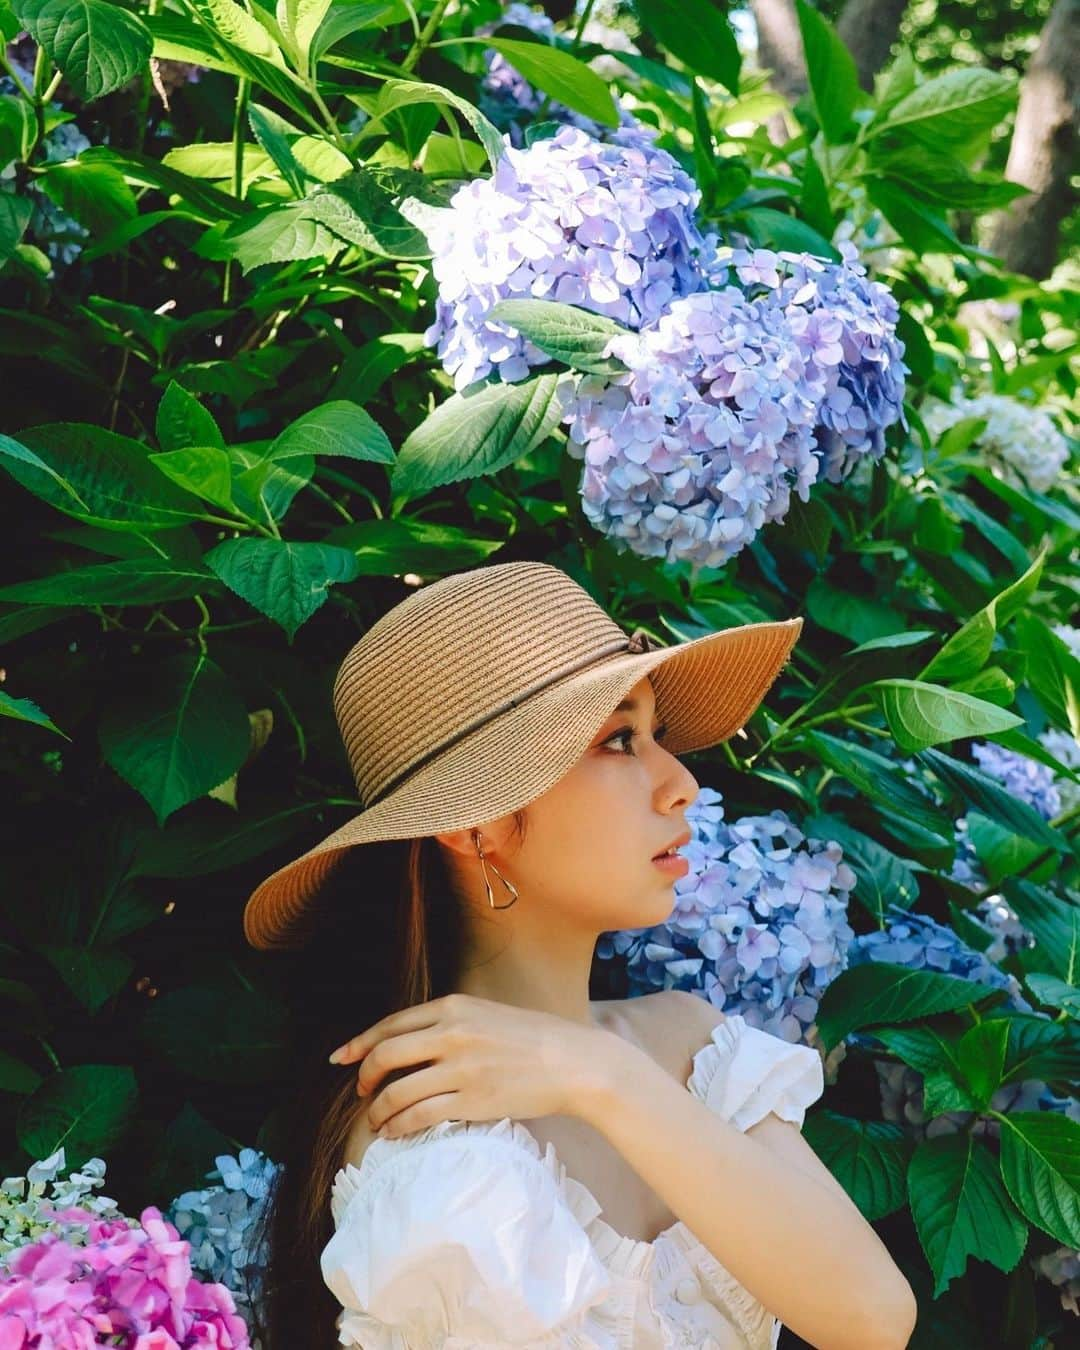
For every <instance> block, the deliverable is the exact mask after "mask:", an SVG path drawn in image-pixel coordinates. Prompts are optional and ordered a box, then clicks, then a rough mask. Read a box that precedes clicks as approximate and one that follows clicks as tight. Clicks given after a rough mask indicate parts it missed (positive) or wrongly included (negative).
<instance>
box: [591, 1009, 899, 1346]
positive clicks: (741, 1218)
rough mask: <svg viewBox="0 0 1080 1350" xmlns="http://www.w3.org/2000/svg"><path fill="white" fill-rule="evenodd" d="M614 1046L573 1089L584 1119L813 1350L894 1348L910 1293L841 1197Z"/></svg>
mask: <svg viewBox="0 0 1080 1350" xmlns="http://www.w3.org/2000/svg"><path fill="white" fill-rule="evenodd" d="M612 1039H613V1041H614V1042H615V1044H613V1045H611V1046H610V1053H609V1054H608V1055H605V1056H603V1057H601V1060H602V1062H600V1063H596V1064H595V1067H594V1068H593V1069H592V1071H591V1073H590V1075H589V1076H588V1077H587V1079H586V1081H585V1082H584V1083H583V1085H582V1088H581V1091H580V1095H579V1097H578V1099H577V1103H576V1104H577V1107H578V1114H579V1115H580V1116H581V1117H582V1119H584V1120H587V1121H588V1123H589V1124H590V1125H592V1126H593V1128H594V1129H596V1130H598V1131H599V1132H600V1133H601V1134H602V1135H603V1136H604V1137H605V1138H606V1139H607V1140H608V1141H609V1143H611V1145H612V1146H613V1147H614V1148H616V1149H617V1150H618V1151H619V1153H621V1154H622V1156H623V1157H624V1158H625V1159H626V1161H627V1162H628V1163H629V1164H630V1166H631V1167H633V1169H634V1171H635V1172H637V1173H638V1175H639V1176H640V1177H641V1178H642V1180H643V1181H644V1182H645V1183H646V1185H648V1186H650V1187H651V1188H652V1189H653V1190H654V1191H655V1192H656V1194H657V1195H659V1196H660V1198H661V1199H662V1200H663V1201H664V1202H665V1203H666V1204H667V1205H668V1206H669V1208H670V1209H671V1210H672V1212H673V1213H674V1214H675V1216H676V1218H678V1219H680V1220H681V1221H682V1222H683V1223H684V1224H685V1225H686V1226H687V1227H688V1228H689V1229H690V1231H691V1232H692V1233H693V1234H694V1235H695V1237H697V1238H698V1239H699V1240H700V1241H701V1242H702V1243H703V1244H704V1245H705V1247H706V1248H708V1250H709V1251H710V1252H712V1254H713V1255H714V1256H715V1257H716V1259H717V1260H718V1261H719V1262H720V1263H721V1265H723V1266H724V1267H726V1269H727V1270H729V1271H730V1272H731V1274H732V1275H733V1276H734V1277H735V1279H737V1280H738V1281H739V1283H740V1284H742V1285H743V1286H744V1287H745V1288H746V1289H748V1290H749V1291H750V1293H751V1294H752V1295H753V1296H754V1297H755V1298H756V1299H758V1301H759V1302H761V1303H762V1304H763V1305H764V1306H765V1307H766V1308H768V1310H769V1311H770V1312H771V1313H773V1314H774V1315H775V1316H776V1317H779V1319H780V1321H781V1322H783V1324H784V1325H785V1326H787V1327H790V1328H791V1330H792V1331H794V1332H795V1333H796V1334H797V1335H799V1336H801V1337H802V1338H803V1340H805V1341H808V1342H809V1343H810V1344H811V1345H813V1346H815V1347H816V1350H902V1347H904V1346H906V1345H907V1343H908V1341H909V1339H910V1337H911V1334H912V1331H913V1330H914V1327H915V1321H916V1317H917V1304H916V1301H915V1297H914V1295H913V1293H912V1291H911V1286H910V1285H909V1284H908V1282H907V1280H906V1279H905V1278H904V1276H903V1274H902V1272H901V1271H900V1270H899V1268H898V1267H897V1266H896V1265H895V1263H894V1262H893V1260H892V1258H891V1256H890V1255H889V1252H888V1250H887V1248H886V1247H885V1245H884V1243H882V1241H881V1239H880V1238H879V1237H878V1235H877V1234H876V1233H875V1232H874V1230H873V1228H871V1226H870V1225H869V1224H868V1223H867V1222H866V1220H865V1219H864V1218H863V1217H862V1215H861V1214H860V1213H859V1211H858V1210H857V1209H856V1208H855V1206H854V1205H852V1204H851V1202H850V1200H848V1199H847V1197H846V1196H845V1197H843V1198H840V1197H838V1196H836V1195H835V1194H833V1193H832V1192H831V1191H830V1189H829V1188H827V1187H825V1186H823V1185H822V1184H821V1182H820V1181H818V1180H816V1179H814V1178H813V1177H812V1176H811V1175H810V1174H809V1173H808V1172H807V1171H805V1170H804V1169H803V1166H800V1165H799V1164H798V1163H796V1162H794V1161H791V1160H789V1159H788V1158H785V1157H784V1156H782V1154H781V1153H780V1152H774V1151H773V1150H772V1149H770V1148H769V1147H767V1146H766V1144H765V1143H763V1142H761V1141H759V1140H757V1139H754V1138H751V1137H750V1135H749V1134H748V1133H743V1132H742V1131H741V1130H739V1129H738V1128H737V1127H736V1126H734V1125H732V1124H730V1122H728V1121H726V1120H723V1119H722V1118H721V1117H720V1116H718V1115H717V1114H716V1113H715V1112H714V1111H712V1110H710V1108H709V1107H708V1106H706V1105H705V1103H704V1102H702V1101H700V1100H699V1099H698V1098H697V1097H695V1096H693V1095H692V1094H691V1093H689V1092H687V1091H686V1089H685V1087H683V1086H680V1084H679V1083H677V1082H676V1081H675V1079H674V1078H672V1076H671V1075H670V1074H669V1073H668V1072H667V1071H666V1070H665V1069H663V1068H662V1067H661V1066H660V1065H658V1064H657V1063H656V1062H655V1061H654V1060H653V1059H652V1058H651V1057H650V1056H649V1055H647V1054H646V1053H645V1052H644V1051H642V1050H639V1049H638V1048H637V1047H636V1046H634V1045H631V1044H630V1043H629V1042H628V1041H625V1040H623V1039H621V1038H620V1037H618V1036H613V1037H612ZM783 1124H785V1126H786V1128H787V1129H788V1130H789V1131H793V1132H794V1133H795V1134H798V1133H799V1132H798V1130H797V1129H796V1127H795V1126H794V1125H793V1124H791V1123H790V1122H783ZM799 1140H800V1143H801V1144H802V1145H803V1147H804V1148H808V1147H809V1146H808V1145H806V1143H805V1140H802V1137H801V1135H799Z"/></svg>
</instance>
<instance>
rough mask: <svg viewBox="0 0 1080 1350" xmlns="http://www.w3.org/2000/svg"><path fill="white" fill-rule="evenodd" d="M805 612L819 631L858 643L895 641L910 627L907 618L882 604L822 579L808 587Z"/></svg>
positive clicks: (817, 579)
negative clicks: (895, 638) (893, 638)
mask: <svg viewBox="0 0 1080 1350" xmlns="http://www.w3.org/2000/svg"><path fill="white" fill-rule="evenodd" d="M806 608H807V612H808V613H809V615H810V617H811V618H812V619H813V620H814V622H815V623H816V624H817V625H818V626H819V627H820V628H825V629H828V631H829V632H830V633H839V634H840V635H841V637H846V638H850V639H851V641H852V642H856V643H864V642H873V641H874V640H875V639H879V638H883V637H892V636H894V635H895V634H897V633H900V632H902V631H903V629H904V628H905V627H906V626H907V621H906V619H905V616H904V615H903V614H901V613H900V612H899V611H898V610H895V609H892V608H890V606H889V605H887V604H885V603H884V602H883V601H881V600H876V599H872V598H871V597H870V596H865V595H857V594H855V593H853V592H852V591H849V590H846V589H845V588H843V587H841V586H834V585H832V584H831V583H830V582H828V581H826V580H825V578H824V577H823V576H816V577H814V579H813V581H811V583H810V585H809V586H808V587H807V589H806Z"/></svg>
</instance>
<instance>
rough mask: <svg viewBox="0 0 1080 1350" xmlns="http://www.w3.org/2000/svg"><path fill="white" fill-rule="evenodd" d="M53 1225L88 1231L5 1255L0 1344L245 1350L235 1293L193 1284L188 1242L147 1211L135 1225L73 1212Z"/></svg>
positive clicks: (0, 1277) (77, 1349)
mask: <svg viewBox="0 0 1080 1350" xmlns="http://www.w3.org/2000/svg"><path fill="white" fill-rule="evenodd" d="M56 1217H57V1218H58V1219H59V1220H61V1221H63V1222H65V1223H69V1224H79V1225H83V1226H85V1235H84V1240H83V1241H82V1242H73V1241H71V1240H69V1239H67V1238H64V1237H62V1236H60V1235H59V1234H58V1233H56V1232H49V1233H46V1234H44V1235H43V1236H41V1237H38V1238H35V1239H34V1240H33V1241H31V1242H27V1243H24V1244H22V1245H21V1246H19V1247H17V1248H16V1249H15V1250H14V1251H13V1252H11V1253H10V1255H9V1256H8V1258H7V1260H6V1262H5V1264H4V1267H3V1269H0V1343H2V1344H3V1345H5V1346H12V1347H18V1346H31V1345H40V1346H56V1347H59V1346H65V1347H71V1350H93V1347H95V1346H99V1345H102V1344H111V1345H118V1344H122V1345H125V1346H128V1347H130V1350H201V1347H205V1346H214V1347H216V1350H248V1347H249V1341H248V1334H247V1327H246V1325H245V1323H244V1319H243V1318H242V1317H240V1316H239V1315H238V1314H237V1312H236V1307H235V1304H234V1302H233V1298H232V1295H231V1294H230V1292H229V1291H228V1289H226V1288H225V1287H224V1285H220V1284H203V1283H201V1282H200V1281H199V1280H197V1279H195V1278H194V1277H193V1276H192V1274H191V1263H190V1260H189V1254H188V1244H187V1243H186V1242H184V1241H182V1240H181V1239H180V1237H179V1235H178V1234H177V1231H176V1229H175V1228H174V1227H173V1226H172V1224H170V1223H168V1222H166V1221H165V1220H164V1219H163V1218H162V1216H161V1213H160V1211H158V1210H157V1209H156V1208H155V1207H154V1206H153V1205H150V1206H147V1208H146V1209H144V1210H143V1212H142V1214H141V1215H140V1217H139V1222H138V1223H137V1224H135V1225H134V1226H133V1225H132V1224H131V1222H130V1221H129V1220H128V1219H126V1218H123V1217H120V1218H116V1219H106V1218H101V1217H100V1216H99V1215H97V1214H95V1213H93V1212H92V1211H91V1210H88V1209H82V1208H80V1207H78V1206H71V1207H69V1208H66V1209H63V1210H61V1211H59V1213H58V1214H57V1216H56ZM114 1337H119V1339H118V1340H114V1339H113V1338H114ZM106 1338H108V1339H106Z"/></svg>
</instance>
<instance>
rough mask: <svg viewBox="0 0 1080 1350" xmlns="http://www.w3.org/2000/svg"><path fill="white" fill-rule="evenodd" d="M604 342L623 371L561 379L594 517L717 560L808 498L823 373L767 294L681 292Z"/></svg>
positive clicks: (663, 553) (664, 552)
mask: <svg viewBox="0 0 1080 1350" xmlns="http://www.w3.org/2000/svg"><path fill="white" fill-rule="evenodd" d="M607 352H608V354H610V355H614V356H617V357H618V358H619V359H620V360H621V361H623V362H624V363H625V365H626V366H627V367H628V370H627V372H626V373H625V374H618V375H613V376H598V375H587V376H583V377H582V378H581V379H580V380H577V381H574V380H572V379H568V380H566V381H564V382H563V383H562V384H561V385H560V398H561V399H562V402H563V405H564V408H565V409H566V412H565V415H564V419H563V420H564V421H566V422H568V423H569V424H570V432H569V442H568V445H567V452H568V453H569V454H570V455H572V456H573V457H574V458H577V459H584V461H585V468H584V472H583V475H582V480H581V484H580V491H581V497H582V506H583V510H584V512H585V515H586V518H587V519H588V520H589V521H590V522H591V523H592V524H593V525H595V526H596V527H597V529H599V530H601V531H602V532H603V533H604V534H606V535H608V536H609V537H610V538H612V539H617V540H621V541H623V542H624V547H629V548H631V549H633V551H634V552H636V553H638V554H640V555H642V556H644V557H660V558H666V559H667V560H669V561H679V560H689V561H690V562H692V563H693V564H695V565H696V566H704V567H717V566H720V565H721V564H722V563H724V562H726V561H727V560H728V559H729V558H731V557H733V556H734V555H735V554H736V553H738V552H739V550H740V549H742V548H743V547H744V546H745V545H746V544H748V543H749V542H750V541H751V539H753V537H754V535H755V534H756V533H757V531H758V530H759V529H760V528H761V527H762V526H763V525H764V524H766V523H768V522H770V521H780V520H783V519H784V516H785V515H786V513H787V510H788V507H789V505H790V500H791V492H792V489H794V490H795V491H796V492H797V493H798V495H799V497H800V498H801V499H802V500H803V501H806V500H807V498H808V496H809V490H810V485H811V484H812V483H813V482H814V481H815V479H816V477H817V474H818V469H819V460H818V458H817V456H816V455H815V453H814V426H815V423H816V421H817V417H818V408H819V405H820V403H821V400H822V399H823V397H824V396H825V390H826V381H825V378H824V376H823V374H822V372H821V368H820V367H818V366H815V365H813V363H811V362H808V361H807V359H806V356H805V354H804V351H803V350H801V349H800V345H799V343H798V341H797V340H796V336H795V334H794V332H793V330H792V329H791V326H790V325H789V323H788V320H787V318H786V316H785V315H784V313H783V311H782V310H781V309H780V307H779V306H777V305H776V304H775V303H773V302H772V300H770V299H769V298H768V297H765V296H762V297H761V298H756V299H747V298H746V297H745V296H744V294H743V293H742V292H741V291H740V290H739V289H738V288H737V287H734V286H727V287H724V288H723V289H710V290H707V291H700V292H698V293H696V294H691V295H687V296H684V297H683V298H681V299H677V300H674V301H672V303H671V304H670V305H669V306H668V307H667V309H666V310H665V311H664V312H663V313H662V314H661V315H660V316H659V318H657V319H656V320H654V321H653V322H651V323H649V324H647V325H646V326H644V327H643V328H642V329H641V331H640V332H638V333H627V334H625V335H619V336H617V337H615V338H612V340H611V341H610V342H609V343H608V346H607Z"/></svg>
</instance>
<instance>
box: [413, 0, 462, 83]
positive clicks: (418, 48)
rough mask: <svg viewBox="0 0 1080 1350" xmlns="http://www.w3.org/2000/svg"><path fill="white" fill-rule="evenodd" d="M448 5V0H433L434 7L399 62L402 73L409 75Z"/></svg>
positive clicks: (441, 19)
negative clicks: (418, 34)
mask: <svg viewBox="0 0 1080 1350" xmlns="http://www.w3.org/2000/svg"><path fill="white" fill-rule="evenodd" d="M449 7H450V0H435V8H434V9H433V10H432V11H431V13H430V14H429V15H428V21H427V23H426V24H424V27H423V28H422V29H421V31H420V36H419V37H418V38H417V39H416V41H415V42H414V43H413V45H412V46H411V47H410V48H409V50H408V51H407V52H406V53H405V59H404V61H402V63H401V69H402V71H403V72H404V74H406V75H409V74H411V72H412V71H413V69H414V68H415V66H416V63H417V62H418V61H419V60H420V58H421V57H422V56H423V54H424V52H425V50H426V48H427V47H428V44H429V43H430V42H431V40H432V38H433V37H434V36H435V33H436V31H437V30H438V27H439V24H441V23H442V21H443V15H444V14H445V13H446V11H447V9H449Z"/></svg>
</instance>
